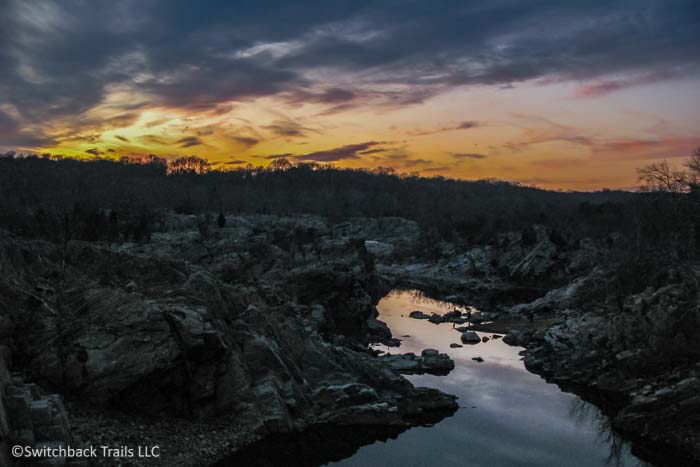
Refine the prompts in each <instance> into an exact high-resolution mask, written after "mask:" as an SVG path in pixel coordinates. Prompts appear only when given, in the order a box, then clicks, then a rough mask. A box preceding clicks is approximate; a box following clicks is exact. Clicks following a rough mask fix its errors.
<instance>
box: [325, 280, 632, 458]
mask: <svg viewBox="0 0 700 467" xmlns="http://www.w3.org/2000/svg"><path fill="white" fill-rule="evenodd" d="M377 308H378V310H379V314H380V316H379V319H381V320H383V321H385V322H386V323H387V324H388V325H389V327H390V328H391V330H392V333H393V334H394V336H395V337H398V338H400V339H402V345H401V347H399V348H398V349H396V348H393V349H389V350H390V352H391V353H404V352H414V353H416V354H420V352H421V351H422V350H423V349H425V348H434V349H438V350H439V351H441V352H445V353H448V354H449V355H450V356H451V357H452V358H453V359H454V361H455V369H454V370H453V371H452V372H451V373H450V374H449V375H448V376H431V375H413V376H408V378H409V379H410V380H411V381H412V382H413V383H414V384H416V385H417V386H430V387H435V388H439V389H441V390H442V391H445V392H447V393H451V394H455V395H457V396H459V403H460V407H461V408H460V410H459V411H458V412H457V413H456V414H455V415H454V416H452V417H450V418H447V419H445V420H443V421H441V422H440V423H438V424H437V425H435V426H434V427H421V428H414V429H411V430H408V431H406V432H405V433H402V434H401V435H400V436H399V437H398V438H397V439H393V440H388V441H386V442H377V443H374V444H372V445H368V446H364V447H362V448H360V449H359V450H358V452H357V453H356V454H355V455H353V456H352V457H350V458H347V459H344V460H342V461H339V462H333V463H329V464H327V465H332V466H334V467H356V466H375V465H377V466H387V467H390V466H397V467H398V466H401V467H414V466H415V467H422V466H451V465H454V466H485V467H486V466H489V467H494V466H509V467H510V466H572V467H573V466H605V465H615V466H624V467H629V466H637V465H641V464H640V461H639V460H638V459H636V458H635V457H634V456H633V455H632V454H631V453H630V452H629V447H628V446H627V445H626V444H620V442H619V440H617V439H614V437H611V434H610V432H609V430H607V424H606V423H605V421H606V419H605V417H604V416H603V415H602V414H601V413H600V412H599V410H598V409H597V408H595V407H594V406H592V405H590V404H588V403H586V402H584V401H582V400H581V399H579V398H578V397H576V396H574V395H573V394H568V393H564V392H562V391H561V390H560V389H559V388H558V387H557V386H556V385H553V384H547V383H546V382H545V381H544V380H543V379H541V378H540V377H539V376H537V375H534V374H532V373H529V372H528V371H527V370H525V368H524V366H523V363H522V361H521V357H520V356H519V355H518V352H519V351H520V350H522V348H520V347H511V346H508V345H506V344H504V343H503V342H502V340H500V339H499V340H493V339H492V340H490V341H489V342H486V343H480V344H476V345H465V346H464V347H462V348H450V343H459V333H458V332H457V331H455V330H454V329H452V324H447V323H446V324H440V325H435V324H432V323H430V322H428V321H427V320H416V319H411V318H408V314H409V313H410V312H411V311H413V310H421V311H423V312H426V313H431V312H436V313H445V312H446V311H449V310H451V309H452V308H453V307H452V306H451V305H449V304H446V303H445V302H436V301H433V300H425V299H422V298H421V297H420V296H419V295H417V294H416V293H414V292H412V291H397V292H393V293H392V294H390V295H389V296H387V297H385V298H384V299H382V301H380V303H379V304H378V306H377ZM479 334H480V335H482V336H483V335H485V336H489V337H490V336H492V334H490V333H479ZM407 335H408V336H410V337H404V336H407ZM383 350H387V349H386V348H383ZM477 356H479V357H482V358H483V359H484V360H485V361H484V362H483V363H478V362H476V361H473V360H472V357H477Z"/></svg>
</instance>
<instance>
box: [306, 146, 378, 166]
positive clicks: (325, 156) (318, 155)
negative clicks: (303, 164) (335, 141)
mask: <svg viewBox="0 0 700 467" xmlns="http://www.w3.org/2000/svg"><path fill="white" fill-rule="evenodd" d="M378 144H383V143H382V142H379V141H367V142H364V143H357V144H348V145H345V146H340V147H337V148H333V149H327V150H325V151H315V152H311V153H309V154H302V155H298V156H294V157H295V158H297V159H299V160H303V161H316V162H336V161H341V160H347V159H359V158H360V156H361V154H360V153H361V152H362V151H366V150H367V149H369V148H371V147H372V146H376V145H378Z"/></svg>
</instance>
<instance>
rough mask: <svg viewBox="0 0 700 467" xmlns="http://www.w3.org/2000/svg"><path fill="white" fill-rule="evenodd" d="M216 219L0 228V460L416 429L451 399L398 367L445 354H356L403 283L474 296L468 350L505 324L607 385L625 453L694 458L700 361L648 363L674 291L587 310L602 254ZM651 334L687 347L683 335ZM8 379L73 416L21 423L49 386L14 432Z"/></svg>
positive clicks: (595, 385)
mask: <svg viewBox="0 0 700 467" xmlns="http://www.w3.org/2000/svg"><path fill="white" fill-rule="evenodd" d="M225 225H226V226H227V227H225V228H216V227H214V226H212V225H207V224H205V225H204V226H202V222H201V219H199V218H197V217H195V216H185V215H174V214H167V215H166V216H164V220H163V225H162V226H161V229H160V231H159V232H157V233H155V234H154V235H153V238H152V239H151V241H150V242H149V243H143V244H135V243H122V244H110V243H103V242H78V241H73V242H68V243H66V244H64V245H56V244H51V243H48V242H43V241H39V240H27V239H22V238H18V237H16V236H15V235H12V234H10V233H7V232H0V272H1V273H2V276H1V277H2V279H1V280H0V287H2V290H3V297H4V298H3V303H2V306H3V308H2V309H3V313H2V315H1V316H0V318H1V320H0V369H1V370H2V371H0V385H1V386H2V388H3V394H4V395H5V396H4V397H3V404H0V409H2V410H0V456H2V455H6V454H7V451H8V449H9V446H11V445H13V444H16V443H20V442H21V443H25V444H34V445H42V444H45V443H62V444H64V445H67V444H84V445H110V446H123V445H138V444H144V443H153V444H157V445H159V446H160V454H161V456H160V457H159V458H157V459H148V460H144V461H143V462H141V461H138V460H130V462H131V465H182V466H190V465H192V466H194V465H210V464H214V463H216V462H217V461H219V460H221V459H225V458H227V456H229V455H231V453H232V452H236V451H238V450H240V449H242V448H244V447H245V446H248V445H250V444H251V443H255V442H260V441H261V440H264V438H266V437H269V436H270V435H272V434H280V433H292V432H300V431H308V430H313V429H315V428H314V427H322V426H336V427H349V426H358V427H375V428H377V430H378V431H382V430H380V429H379V427H384V428H387V429H389V430H390V431H391V433H393V434H394V435H395V434H396V433H399V432H401V431H403V430H405V429H408V428H410V427H411V426H416V425H422V424H430V423H432V422H434V421H435V419H436V417H437V419H439V418H440V417H444V416H449V415H450V414H451V413H453V412H454V411H455V410H457V403H456V401H455V398H454V397H453V396H450V395H447V394H443V393H441V392H439V391H437V390H432V389H426V388H415V387H414V386H413V385H412V384H410V383H409V382H408V381H407V380H406V379H405V378H403V377H402V376H401V374H415V373H424V372H428V373H433V374H445V373H446V372H449V371H450V370H451V369H452V368H453V367H454V363H453V362H452V361H451V360H450V359H449V357H447V356H446V355H444V354H439V352H437V351H434V350H432V349H426V350H425V351H424V352H423V354H422V355H420V356H417V355H412V354H404V355H392V356H379V357H378V356H377V354H376V352H374V351H373V350H372V349H371V348H370V347H369V346H368V344H370V343H377V342H381V343H384V344H386V345H396V344H397V341H396V340H395V338H394V337H393V336H392V335H391V332H390V331H389V329H388V327H387V326H386V325H385V324H384V323H382V322H381V321H379V320H377V319H376V318H377V311H376V308H375V305H376V303H377V301H378V300H379V298H380V297H381V296H382V295H383V294H385V293H386V292H388V291H389V290H391V289H393V288H396V287H411V288H418V289H420V290H424V291H426V292H427V293H428V294H429V295H432V296H435V297H436V298H440V299H445V300H448V301H451V302H455V303H459V304H463V305H469V306H478V307H480V308H481V313H480V314H479V316H478V318H480V320H481V321H485V323H483V324H480V325H479V324H477V325H475V326H473V327H470V328H469V329H465V332H464V333H463V334H462V335H463V336H466V337H465V341H464V342H465V343H468V342H467V341H469V340H470V339H471V338H472V337H473V336H471V335H468V333H471V332H472V331H474V330H479V329H480V327H479V326H483V328H481V329H488V330H490V331H492V332H498V333H506V332H508V334H507V335H506V336H505V337H504V340H506V341H507V342H509V343H512V344H514V345H522V346H524V347H526V348H527V349H528V350H527V352H526V354H525V364H526V366H527V368H528V369H529V370H530V371H532V372H535V373H537V374H541V375H542V376H544V377H545V378H547V379H548V380H550V381H553V382H556V383H557V384H560V385H561V386H562V387H565V388H571V387H575V388H577V389H576V390H575V392H577V394H578V393H579V392H578V391H580V390H581V389H580V388H584V389H583V390H582V391H581V394H583V395H584V397H586V394H606V395H608V396H609V395H611V394H612V395H613V396H614V397H613V399H614V400H615V404H609V405H606V406H605V407H604V409H605V410H606V412H607V413H609V414H610V415H611V417H612V418H613V426H614V428H615V429H616V430H618V431H619V432H621V433H624V434H625V435H627V436H629V437H631V438H633V439H635V440H637V441H638V443H637V446H638V449H642V448H643V447H644V446H663V449H664V450H665V451H664V452H668V453H673V456H674V459H678V462H681V463H682V462H686V461H687V462H692V461H697V460H698V459H700V452H698V446H700V439H698V433H700V429H698V427H699V426H700V418H699V415H698V414H699V413H700V400H699V399H698V396H697V394H698V393H700V379H698V377H700V367H699V366H698V364H697V362H692V364H691V363H685V362H683V361H676V360H673V361H672V362H670V363H671V364H668V363H669V362H666V363H667V364H666V365H665V366H664V365H663V362H661V364H659V363H658V362H656V363H654V365H646V364H644V365H643V364H642V363H643V362H644V359H649V353H648V351H647V350H648V349H645V347H650V348H654V349H655V348H656V347H654V346H656V345H657V344H659V343H653V342H652V343H650V342H649V341H648V339H646V337H644V336H645V334H644V333H643V331H645V330H646V329H647V327H648V326H649V324H648V323H647V321H648V320H651V321H652V322H655V321H654V320H658V322H659V323H664V322H671V320H670V319H668V320H666V321H664V318H663V314H664V313H666V314H668V313H678V312H679V310H680V311H682V312H684V310H685V309H686V308H687V305H688V299H687V293H686V291H685V289H684V288H683V287H682V285H680V284H679V283H675V285H673V284H674V283H673V282H671V285H664V286H663V287H660V288H659V289H657V290H650V291H646V292H645V293H644V294H640V295H638V296H634V297H630V298H629V299H628V301H627V304H626V305H625V308H623V310H622V311H621V312H620V313H616V314H610V313H607V312H606V310H605V309H596V310H588V311H586V310H584V309H582V307H581V305H580V296H581V295H582V291H583V290H585V289H586V287H587V285H588V284H589V283H590V282H594V281H595V280H596V278H597V277H598V276H599V275H600V274H601V273H600V271H599V270H598V269H597V265H598V264H600V256H601V255H604V254H605V253H604V251H603V248H602V247H600V245H597V244H595V243H594V242H588V243H582V244H581V245H579V246H577V247H575V248H564V247H562V246H559V245H557V244H556V243H555V242H554V241H553V240H552V239H551V238H550V235H549V234H548V233H547V232H546V231H544V230H543V229H534V231H533V232H534V234H533V235H534V239H535V241H534V242H532V243H531V244H525V242H524V241H523V239H522V236H521V235H520V234H504V235H502V236H501V237H499V238H498V239H497V240H496V241H495V242H494V244H493V245H486V246H478V247H474V248H471V249H468V250H467V251H462V252H460V251H457V250H456V249H455V247H454V246H450V245H445V246H444V252H443V259H441V260H438V261H437V262H426V261H425V260H422V259H421V258H419V257H412V258H406V257H405V256H404V255H403V254H402V253H400V252H401V251H410V250H411V249H412V248H415V244H416V243H417V241H418V240H417V239H418V229H417V227H416V225H415V224H414V223H411V222H409V221H405V220H403V219H395V218H384V219H381V220H376V219H358V220H355V221H353V222H346V223H341V224H334V225H331V224H329V223H328V222H327V221H325V220H322V219H320V218H317V217H310V216H299V217H290V218H283V217H278V216H242V217H230V218H227V219H226V223H225ZM611 243H614V239H613V241H608V242H607V243H606V244H607V245H610V244H611ZM572 278H573V280H572ZM664 287H665V288H664ZM17 304H19V305H17ZM640 310H641V311H640ZM645 317H646V318H645ZM423 318H426V319H429V320H430V319H431V318H432V319H433V320H434V321H438V320H439V321H440V322H442V321H444V320H448V321H451V322H454V323H455V325H458V324H461V323H464V322H465V321H466V318H465V316H464V315H462V314H459V315H457V314H454V316H448V317H444V316H440V317H431V316H427V317H423ZM470 321H472V322H476V321H478V320H477V317H476V316H475V317H473V319H470ZM662 332H671V333H672V335H673V336H674V338H675V339H676V341H675V342H676V344H678V345H679V346H680V347H683V346H689V347H692V346H693V345H697V340H695V341H693V340H692V339H691V340H687V338H686V337H683V336H684V334H683V332H680V331H679V330H678V329H675V328H674V329H671V330H664V329H660V330H659V331H658V333H662ZM658 333H657V334H658ZM659 335H660V334H659ZM678 336H680V337H678ZM477 337H478V336H477ZM682 339H686V340H683V341H681V340H682ZM664 342H665V341H664ZM674 351H675V350H674ZM674 355H676V354H674ZM689 355H692V353H690V354H689ZM19 372H21V376H22V378H24V379H23V381H28V382H32V383H36V385H37V386H40V387H42V388H44V390H45V391H44V392H45V393H47V392H48V393H56V394H60V395H61V396H63V398H64V399H65V406H66V407H67V411H66V410H63V408H62V407H59V406H58V405H56V404H54V406H55V407H58V408H56V409H55V410H53V412H52V413H53V415H52V418H49V419H48V420H49V422H48V424H49V425H51V426H53V425H56V424H57V423H58V422H57V420H58V421H60V420H61V419H62V417H63V418H65V419H66V420H67V424H68V427H69V429H66V430H64V431H60V430H58V431H53V432H50V433H47V432H46V430H42V428H41V427H42V426H43V425H41V422H36V423H35V422H34V421H33V419H32V410H34V411H35V412H36V414H37V416H38V414H39V406H41V407H44V406H45V405H46V403H44V402H41V401H43V400H59V401H60V398H58V399H56V397H54V396H49V395H48V394H38V393H37V394H36V395H34V396H32V398H25V399H22V400H23V401H24V402H22V404H24V405H22V404H20V406H21V407H20V408H19V410H24V411H25V413H28V414H29V416H28V417H29V418H26V417H25V418H24V420H28V421H26V422H24V425H23V426H18V422H17V421H16V420H17V418H16V417H8V416H7V415H6V413H10V412H9V411H8V410H7V408H8V407H9V406H11V405H12V404H13V402H11V401H10V399H9V398H8V397H10V396H15V395H17V391H15V392H12V390H8V388H9V387H10V386H11V385H12V384H14V383H13V381H14V382H15V383H17V381H18V380H17V378H19V377H20V373H19ZM23 384H24V383H23ZM30 392H31V391H30ZM47 398H48V399H47ZM595 399H596V400H599V399H600V398H597V397H596V398H595ZM608 399H609V397H608ZM597 403H598V404H600V402H597ZM8 404H9V405H8ZM32 404H34V406H36V408H35V409H32V407H33V405H32ZM15 405H16V404H15ZM25 406H26V407H25ZM13 407H14V406H13ZM11 410H12V409H11ZM22 430H24V431H22ZM20 431H21V432H22V433H23V436H24V437H20V436H19V435H18V433H19V432H20ZM370 441H371V440H369V441H366V442H370ZM357 447H359V446H357V443H355V444H353V445H352V446H347V447H346V448H347V449H356V448H357ZM346 448H344V449H346ZM641 457H643V458H650V456H648V455H646V456H645V455H642V456H641ZM0 460H6V461H7V462H6V463H7V465H12V464H11V460H10V459H9V457H5V458H0ZM140 462H141V463H140ZM0 463H1V462H0ZM99 463H102V464H105V465H110V464H111V463H112V460H107V459H102V460H100V461H99V462H98V464H99ZM659 464H661V465H663V462H659ZM676 465H681V464H678V463H677V464H676ZM688 465H690V464H688Z"/></svg>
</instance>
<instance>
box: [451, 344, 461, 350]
mask: <svg viewBox="0 0 700 467" xmlns="http://www.w3.org/2000/svg"><path fill="white" fill-rule="evenodd" d="M450 347H451V348H453V349H457V348H460V347H464V346H463V345H461V344H450Z"/></svg>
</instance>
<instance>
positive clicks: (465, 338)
mask: <svg viewBox="0 0 700 467" xmlns="http://www.w3.org/2000/svg"><path fill="white" fill-rule="evenodd" d="M460 339H461V340H462V342H463V343H464V344H478V343H479V342H481V337H479V335H478V334H477V333H476V332H474V331H465V332H463V333H462V336H461V338H460Z"/></svg>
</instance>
